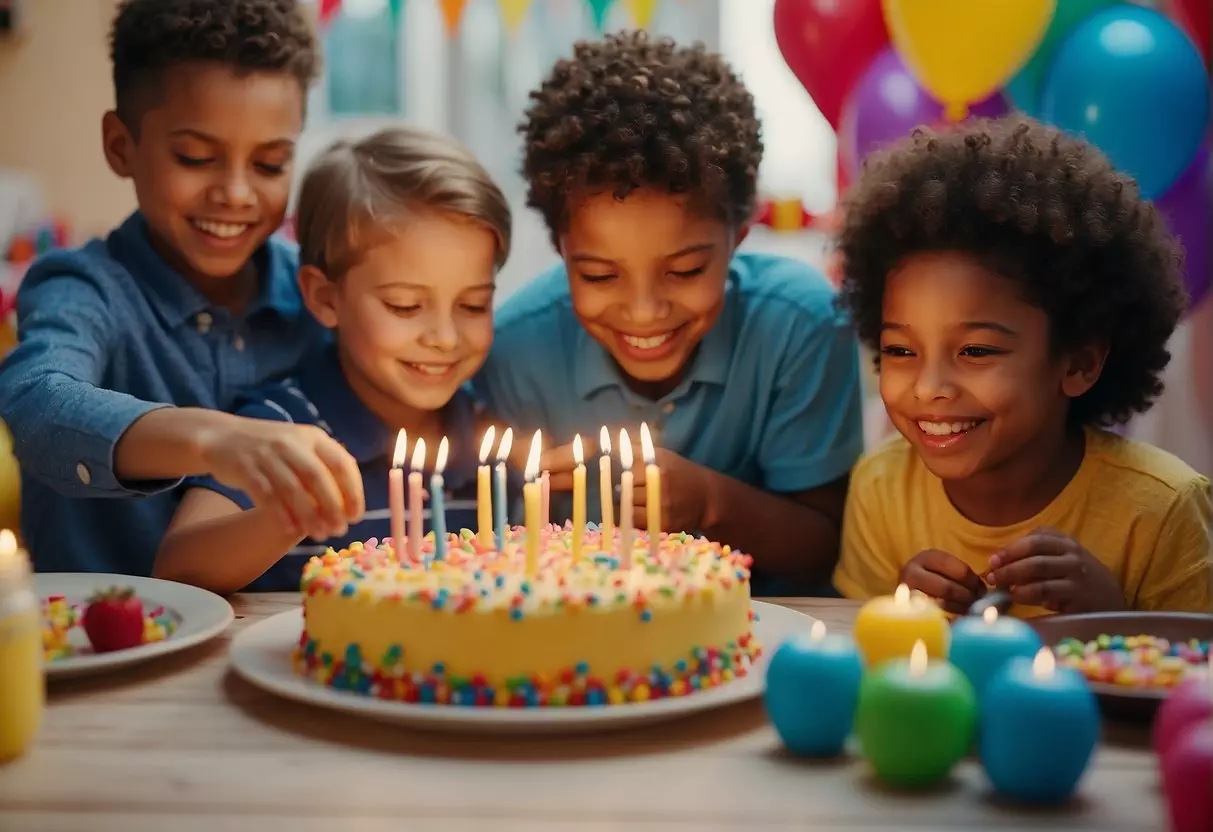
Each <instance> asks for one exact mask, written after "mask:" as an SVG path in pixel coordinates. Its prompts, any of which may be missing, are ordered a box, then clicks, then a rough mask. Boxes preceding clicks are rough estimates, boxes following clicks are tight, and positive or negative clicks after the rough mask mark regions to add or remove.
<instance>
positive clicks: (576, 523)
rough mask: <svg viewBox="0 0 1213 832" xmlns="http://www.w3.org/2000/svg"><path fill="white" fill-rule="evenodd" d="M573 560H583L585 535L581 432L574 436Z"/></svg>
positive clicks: (583, 460)
mask: <svg viewBox="0 0 1213 832" xmlns="http://www.w3.org/2000/svg"><path fill="white" fill-rule="evenodd" d="M573 462H574V463H575V465H574V467H573V562H574V563H575V562H577V561H579V560H581V547H582V540H581V539H582V538H583V537H585V459H584V458H583V456H582V449H581V434H580V433H579V434H577V435H576V436H574V437H573Z"/></svg>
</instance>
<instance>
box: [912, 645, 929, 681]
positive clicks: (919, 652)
mask: <svg viewBox="0 0 1213 832" xmlns="http://www.w3.org/2000/svg"><path fill="white" fill-rule="evenodd" d="M926 672H927V643H926V642H925V641H923V640H922V639H918V641H916V642H914V649H912V650H911V651H910V675H911V676H921V675H923V674H924V673H926Z"/></svg>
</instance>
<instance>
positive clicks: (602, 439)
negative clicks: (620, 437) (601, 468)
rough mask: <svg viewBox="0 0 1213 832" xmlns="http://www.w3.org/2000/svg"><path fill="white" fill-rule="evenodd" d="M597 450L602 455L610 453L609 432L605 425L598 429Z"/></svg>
mask: <svg viewBox="0 0 1213 832" xmlns="http://www.w3.org/2000/svg"><path fill="white" fill-rule="evenodd" d="M598 450H599V452H600V453H601V454H602V455H603V456H610V455H611V432H610V431H609V430H607V429H606V425H603V426H602V430H600V431H598Z"/></svg>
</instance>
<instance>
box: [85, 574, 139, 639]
mask: <svg viewBox="0 0 1213 832" xmlns="http://www.w3.org/2000/svg"><path fill="white" fill-rule="evenodd" d="M84 632H85V634H86V635H87V636H88V641H89V644H91V645H92V646H93V650H94V652H97V653H108V652H110V651H112V650H125V649H127V648H128V647H138V646H139V645H140V644H142V643H143V602H142V601H141V600H139V596H137V595H136V594H135V590H133V589H131V588H129V587H127V588H126V589H121V588H119V587H116V586H115V587H111V588H110V589H108V590H104V591H102V592H98V593H97V594H96V595H94V596H93V597H92V598H90V599H89V601H88V607H87V608H86V609H85V610H84Z"/></svg>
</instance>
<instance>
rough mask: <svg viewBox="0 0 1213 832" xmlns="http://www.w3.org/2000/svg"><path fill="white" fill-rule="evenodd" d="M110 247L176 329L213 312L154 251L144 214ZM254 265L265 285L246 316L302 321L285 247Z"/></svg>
mask: <svg viewBox="0 0 1213 832" xmlns="http://www.w3.org/2000/svg"><path fill="white" fill-rule="evenodd" d="M108 244H109V246H110V250H111V253H112V254H113V255H114V257H115V258H116V259H118V260H119V261H121V262H122V263H123V265H125V266H126V267H127V271H129V272H130V273H131V274H135V275H139V282H140V284H141V285H142V286H144V287H145V288H146V289H147V290H148V294H149V296H150V298H151V300H152V303H153V305H154V306H155V307H156V310H157V311H158V312H159V314H160V315H161V316H162V317H163V318H164V319H165V320H166V321H167V322H168V323H169V324H170V325H171V326H178V325H180V324H182V323H184V322H185V321H188V320H191V319H192V318H194V317H195V316H196V315H197V314H198V313H199V312H204V311H206V310H208V309H210V308H211V306H212V304H211V302H210V301H209V300H207V298H206V296H205V295H203V294H202V293H201V292H199V291H198V290H197V289H196V288H194V286H193V285H192V284H191V283H190V282H189V281H188V280H186V279H185V277H184V276H183V275H182V274H181V273H180V272H178V271H177V270H176V269H174V268H173V267H172V266H170V265H169V264H168V263H166V262H165V260H164V258H163V257H161V256H160V254H159V253H158V252H157V251H156V250H155V249H154V248H153V247H152V243H151V238H150V237H149V229H148V226H147V220H146V219H144V217H143V214H141V213H140V212H139V211H136V212H134V213H133V214H131V215H130V216H129V217H127V219H126V220H125V221H124V222H123V223H122V225H120V226H119V227H118V228H117V230H116V231H115V232H114V233H113V234H112V235H110V239H109V241H108ZM253 260H254V262H255V263H256V264H257V271H258V274H259V275H260V277H261V281H260V288H259V289H258V292H257V297H256V298H255V299H254V300H253V303H252V305H251V306H250V307H249V309H248V312H247V313H246V316H247V317H251V316H253V315H255V314H257V313H259V312H262V311H265V310H270V311H273V312H276V313H277V314H279V315H281V316H282V317H284V318H295V317H298V316H299V315H300V314H301V313H302V312H303V301H302V299H301V298H300V296H299V290H298V287H297V285H296V283H295V269H294V263H292V262H291V258H290V257H289V256H287V252H286V247H285V245H275V244H271V243H270V242H269V241H267V242H266V243H265V244H264V245H262V246H261V247H260V248H259V249H257V251H256V252H254V254H253Z"/></svg>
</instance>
